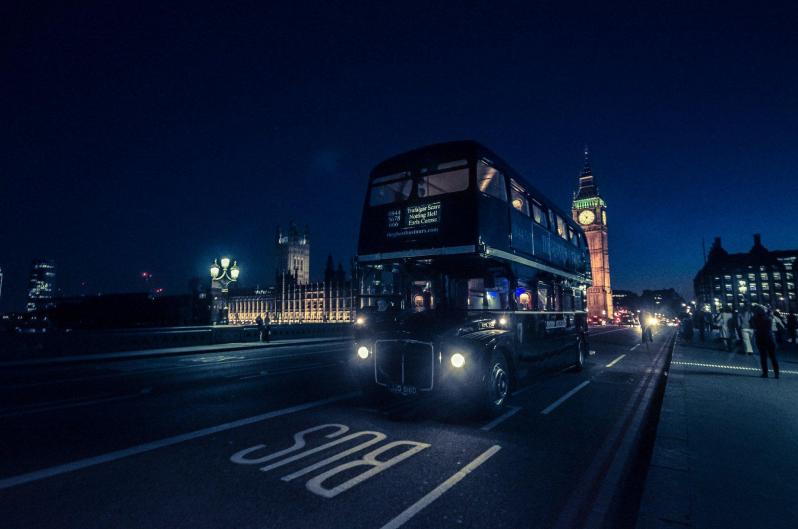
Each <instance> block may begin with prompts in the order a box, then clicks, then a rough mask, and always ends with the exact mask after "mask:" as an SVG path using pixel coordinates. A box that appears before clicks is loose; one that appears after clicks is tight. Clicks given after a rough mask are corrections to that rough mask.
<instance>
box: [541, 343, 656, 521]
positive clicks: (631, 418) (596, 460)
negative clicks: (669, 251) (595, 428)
mask: <svg viewBox="0 0 798 529" xmlns="http://www.w3.org/2000/svg"><path fill="white" fill-rule="evenodd" d="M669 344H670V339H669V340H668V341H666V342H664V343H663V344H662V345H661V346H660V348H659V351H658V353H657V356H656V357H655V358H654V359H653V361H652V365H651V367H650V368H648V370H647V374H646V376H645V377H643V379H642V380H641V381H640V383H639V384H638V386H637V388H636V389H635V392H634V393H633V394H632V396H631V397H630V399H629V400H628V401H627V404H626V406H625V407H624V410H623V412H622V415H621V416H620V417H619V419H618V421H616V423H615V424H614V425H613V428H612V430H611V431H610V434H609V435H608V436H607V437H606V438H605V440H604V442H603V444H602V445H601V447H600V448H599V450H598V452H597V453H596V455H595V456H594V457H593V459H592V463H591V465H590V467H588V469H587V471H586V472H585V473H584V474H583V475H582V477H581V478H580V479H579V481H578V485H577V487H576V489H575V491H574V493H573V494H572V495H571V497H570V498H569V499H568V501H567V502H566V504H565V507H564V508H563V509H562V510H561V511H560V515H559V517H558V519H557V522H556V523H555V524H554V525H553V527H554V529H574V528H576V527H583V528H591V529H593V528H599V527H601V526H602V524H603V522H604V521H605V520H604V518H605V517H606V516H607V514H608V513H609V508H610V504H611V502H612V499H613V496H614V493H615V492H616V490H617V489H618V487H619V485H620V479H621V477H622V474H623V471H624V470H625V466H626V463H627V462H628V460H629V459H628V456H629V455H630V451H631V450H632V449H633V448H634V441H635V439H636V434H637V432H638V430H639V427H640V423H641V422H642V420H643V418H644V417H645V413H646V411H647V409H648V406H646V403H649V402H651V397H652V394H653V391H654V389H655V388H656V383H655V381H656V378H657V376H658V375H659V373H660V371H661V369H662V367H663V366H664V362H663V358H664V357H665V350H666V348H667V347H668V346H669Z"/></svg>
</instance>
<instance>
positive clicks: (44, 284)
mask: <svg viewBox="0 0 798 529" xmlns="http://www.w3.org/2000/svg"><path fill="white" fill-rule="evenodd" d="M54 294H55V264H53V263H52V262H50V261H33V264H32V265H31V269H30V278H29V280H28V304H27V307H26V308H27V310H28V312H34V311H37V310H43V309H46V308H48V307H50V305H51V304H52V300H53V296H54Z"/></svg>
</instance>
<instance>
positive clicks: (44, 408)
mask: <svg viewBox="0 0 798 529" xmlns="http://www.w3.org/2000/svg"><path fill="white" fill-rule="evenodd" d="M141 395H142V393H135V394H133V395H118V396H116V397H103V398H99V399H91V400H82V401H79V402H65V403H63V404H55V405H52V406H42V407H39V408H33V409H23V410H19V411H10V412H6V413H2V414H0V417H22V416H24V415H33V414H35V413H44V412H48V411H54V410H64V409H67V408H79V407H81V406H91V405H93V404H103V403H105V402H114V401H118V400H126V399H133V398H136V397H140V396H141Z"/></svg>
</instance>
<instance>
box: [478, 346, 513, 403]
mask: <svg viewBox="0 0 798 529" xmlns="http://www.w3.org/2000/svg"><path fill="white" fill-rule="evenodd" d="M483 384H484V388H483V392H482V402H481V408H482V411H483V412H484V413H485V414H486V415H488V416H496V415H499V414H500V413H501V411H502V410H503V409H504V405H505V404H506V403H507V399H508V398H509V397H510V370H509V368H508V366H507V359H506V358H505V357H504V355H503V354H501V353H500V352H498V351H494V352H493V354H492V355H491V359H490V362H488V367H487V372H486V373H485V378H484V380H483Z"/></svg>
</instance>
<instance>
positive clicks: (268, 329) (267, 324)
mask: <svg viewBox="0 0 798 529" xmlns="http://www.w3.org/2000/svg"><path fill="white" fill-rule="evenodd" d="M263 326H264V333H263V341H264V342H268V341H269V338H271V335H272V320H270V319H269V315H268V314H266V318H265V319H264V320H263Z"/></svg>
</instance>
